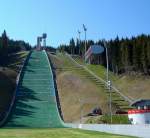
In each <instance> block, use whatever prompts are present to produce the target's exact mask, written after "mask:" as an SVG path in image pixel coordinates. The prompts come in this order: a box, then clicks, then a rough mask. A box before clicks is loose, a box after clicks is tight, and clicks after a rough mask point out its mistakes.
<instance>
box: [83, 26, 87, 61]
mask: <svg viewBox="0 0 150 138" xmlns="http://www.w3.org/2000/svg"><path fill="white" fill-rule="evenodd" d="M83 29H84V33H85V42H84V60H85V53H86V31H87V28H86V27H85V25H84V24H83ZM85 62H86V61H85Z"/></svg>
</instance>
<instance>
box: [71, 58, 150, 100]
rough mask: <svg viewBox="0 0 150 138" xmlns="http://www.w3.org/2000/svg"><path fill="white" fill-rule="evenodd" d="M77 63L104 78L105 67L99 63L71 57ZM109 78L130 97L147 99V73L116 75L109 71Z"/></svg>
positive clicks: (148, 93)
mask: <svg viewBox="0 0 150 138" xmlns="http://www.w3.org/2000/svg"><path fill="white" fill-rule="evenodd" d="M73 58H74V59H75V61H77V62H78V63H79V64H82V65H85V66H86V67H87V68H89V69H90V70H92V71H93V72H94V73H95V74H96V75H98V76H99V77H101V78H102V79H104V80H105V79H106V69H105V68H104V67H103V66H101V65H89V64H84V62H83V61H82V59H81V58H80V57H78V56H76V57H73ZM109 78H110V80H111V81H112V84H113V85H114V86H116V88H117V89H118V90H120V91H121V92H122V93H123V94H124V95H126V96H127V97H129V98H130V99H132V100H133V101H134V100H137V99H149V98H150V91H149V89H150V86H149V84H150V77H149V76H148V75H142V74H138V73H135V72H134V73H132V74H125V73H124V74H122V75H116V74H114V73H113V72H111V71H110V72H109Z"/></svg>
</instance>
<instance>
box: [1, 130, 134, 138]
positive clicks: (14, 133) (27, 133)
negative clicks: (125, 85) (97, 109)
mask: <svg viewBox="0 0 150 138" xmlns="http://www.w3.org/2000/svg"><path fill="white" fill-rule="evenodd" d="M0 138H132V137H129V136H121V135H113V134H107V133H100V132H94V131H85V130H78V129H67V128H62V129H55V128H54V129H0Z"/></svg>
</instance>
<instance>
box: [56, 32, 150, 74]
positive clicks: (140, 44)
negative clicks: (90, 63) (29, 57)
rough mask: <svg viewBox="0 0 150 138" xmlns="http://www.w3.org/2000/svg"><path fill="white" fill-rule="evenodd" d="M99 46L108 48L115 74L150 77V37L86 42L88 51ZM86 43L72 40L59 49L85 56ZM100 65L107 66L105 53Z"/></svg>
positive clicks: (141, 36) (111, 67) (110, 67)
mask: <svg viewBox="0 0 150 138" xmlns="http://www.w3.org/2000/svg"><path fill="white" fill-rule="evenodd" d="M93 44H98V45H101V46H103V47H104V44H105V45H106V46H107V48H108V55H109V69H110V70H112V71H113V72H114V73H117V74H121V73H131V72H139V73H143V74H149V75H150V35H145V34H142V35H139V36H136V37H132V38H121V39H119V37H118V36H117V37H116V38H115V39H111V40H109V41H106V40H99V41H96V42H94V41H93V40H88V41H87V42H86V45H87V49H88V48H89V47H90V45H93ZM84 45H85V42H84V41H80V40H79V39H76V40H74V39H73V38H72V39H71V40H70V42H69V44H68V45H66V44H62V45H60V46H59V47H58V50H59V51H61V52H64V51H65V52H68V53H69V54H72V55H74V54H75V55H79V56H82V57H83V56H84ZM95 60H101V61H100V62H98V63H101V64H102V65H104V66H106V55H105V51H104V52H103V53H102V54H101V58H100V59H95Z"/></svg>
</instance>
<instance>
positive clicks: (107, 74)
mask: <svg viewBox="0 0 150 138" xmlns="http://www.w3.org/2000/svg"><path fill="white" fill-rule="evenodd" d="M104 47H105V49H106V64H107V71H106V82H107V88H108V90H109V110H110V123H111V124H112V95H111V81H110V80H109V60H108V48H107V46H106V42H104Z"/></svg>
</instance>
